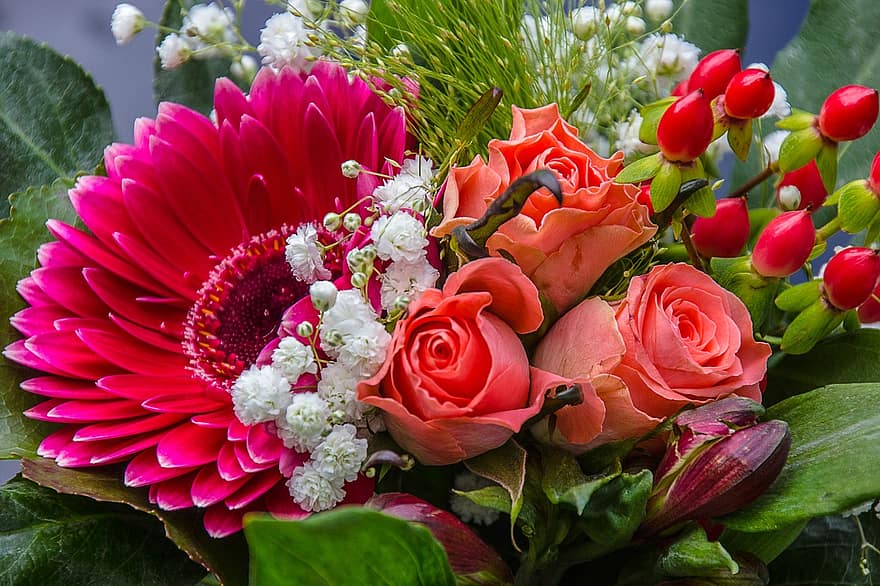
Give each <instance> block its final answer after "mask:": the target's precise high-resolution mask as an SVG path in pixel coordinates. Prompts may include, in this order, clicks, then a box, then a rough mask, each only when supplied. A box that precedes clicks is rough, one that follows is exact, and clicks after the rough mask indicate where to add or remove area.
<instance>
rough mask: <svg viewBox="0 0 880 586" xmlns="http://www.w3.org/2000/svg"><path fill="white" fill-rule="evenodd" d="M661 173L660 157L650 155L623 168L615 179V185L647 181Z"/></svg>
mask: <svg viewBox="0 0 880 586" xmlns="http://www.w3.org/2000/svg"><path fill="white" fill-rule="evenodd" d="M659 171H660V155H659V154H653V155H648V156H647V157H645V158H643V159H639V160H638V161H633V162H632V163H630V164H629V165H627V166H626V167H624V168H623V170H622V171H621V172H620V173H618V174H617V177H615V178H614V182H615V183H638V182H639V181H647V180H648V179H651V178H652V177H654V175H656V174H657V173H658V172H659Z"/></svg>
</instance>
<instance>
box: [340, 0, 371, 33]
mask: <svg viewBox="0 0 880 586" xmlns="http://www.w3.org/2000/svg"><path fill="white" fill-rule="evenodd" d="M369 12H370V7H369V6H367V3H366V2H364V0H342V2H340V3H339V16H340V17H342V22H343V24H345V26H347V27H355V26H358V25H362V24H364V23H366V22H367V14H369Z"/></svg>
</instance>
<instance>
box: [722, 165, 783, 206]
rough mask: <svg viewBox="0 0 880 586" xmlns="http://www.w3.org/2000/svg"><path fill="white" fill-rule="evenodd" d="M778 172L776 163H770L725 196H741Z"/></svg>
mask: <svg viewBox="0 0 880 586" xmlns="http://www.w3.org/2000/svg"><path fill="white" fill-rule="evenodd" d="M778 172H779V169H778V168H777V166H776V164H775V163H771V164H770V165H767V167H766V168H765V169H764V170H763V171H761V172H760V173H758V174H757V175H755V176H754V177H752V178H751V179H749V180H748V181H746V182H745V183H743V184H742V185H740V186H739V187H737V188H736V189H734V190H733V191H731V192H730V193H729V194H727V197H731V198H732V197H742V196H743V195H746V194H747V193H748V192H749V191H751V190H752V189H754V188H756V187H757V186H759V185H760V184H762V183H763V182H764V181H766V180H767V179H769V178H770V177H772V176H773V175H775V174H776V173H778Z"/></svg>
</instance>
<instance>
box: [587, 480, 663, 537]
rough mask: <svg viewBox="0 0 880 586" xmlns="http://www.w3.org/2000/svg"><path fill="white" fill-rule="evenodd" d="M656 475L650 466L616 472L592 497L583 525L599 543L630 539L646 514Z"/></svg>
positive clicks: (588, 533)
mask: <svg viewBox="0 0 880 586" xmlns="http://www.w3.org/2000/svg"><path fill="white" fill-rule="evenodd" d="M653 479H654V477H653V475H652V474H651V471H650V470H642V471H641V472H639V473H637V474H629V473H626V472H623V473H621V474H619V475H616V476H613V477H612V478H611V479H610V481H609V482H607V483H605V484H603V485H602V486H600V487H599V488H598V490H596V492H595V493H594V494H593V495H592V497H591V498H590V502H589V505H588V506H587V508H586V510H585V511H584V512H583V514H582V515H581V519H580V522H579V525H580V527H581V529H583V530H584V532H585V533H586V534H587V535H589V536H590V538H591V539H592V540H593V541H595V542H596V543H601V544H603V545H610V546H615V545H623V544H626V543H628V542H629V540H630V539H632V536H633V535H634V534H635V532H636V529H638V528H639V525H641V523H642V521H643V520H644V518H645V507H646V506H647V503H648V497H649V496H650V494H651V486H652V484H653Z"/></svg>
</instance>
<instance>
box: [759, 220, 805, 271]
mask: <svg viewBox="0 0 880 586" xmlns="http://www.w3.org/2000/svg"><path fill="white" fill-rule="evenodd" d="M815 243H816V229H815V228H814V227H813V219H812V218H811V216H810V212H808V211H807V210H797V211H793V212H783V213H781V214H779V215H778V216H776V217H775V218H773V219H772V220H770V222H768V223H767V226H766V227H765V228H764V231H763V232H761V235H760V236H758V241H757V242H756V243H755V249H754V250H753V251H752V266H753V267H754V268H755V271H756V272H757V273H758V274H759V275H762V276H764V277H787V276H789V275H791V274H793V273H794V272H796V271H797V270H798V269H799V268H801V267H802V266H804V263H805V262H807V258H808V257H809V256H810V252H812V250H813V245H814V244H815Z"/></svg>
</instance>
